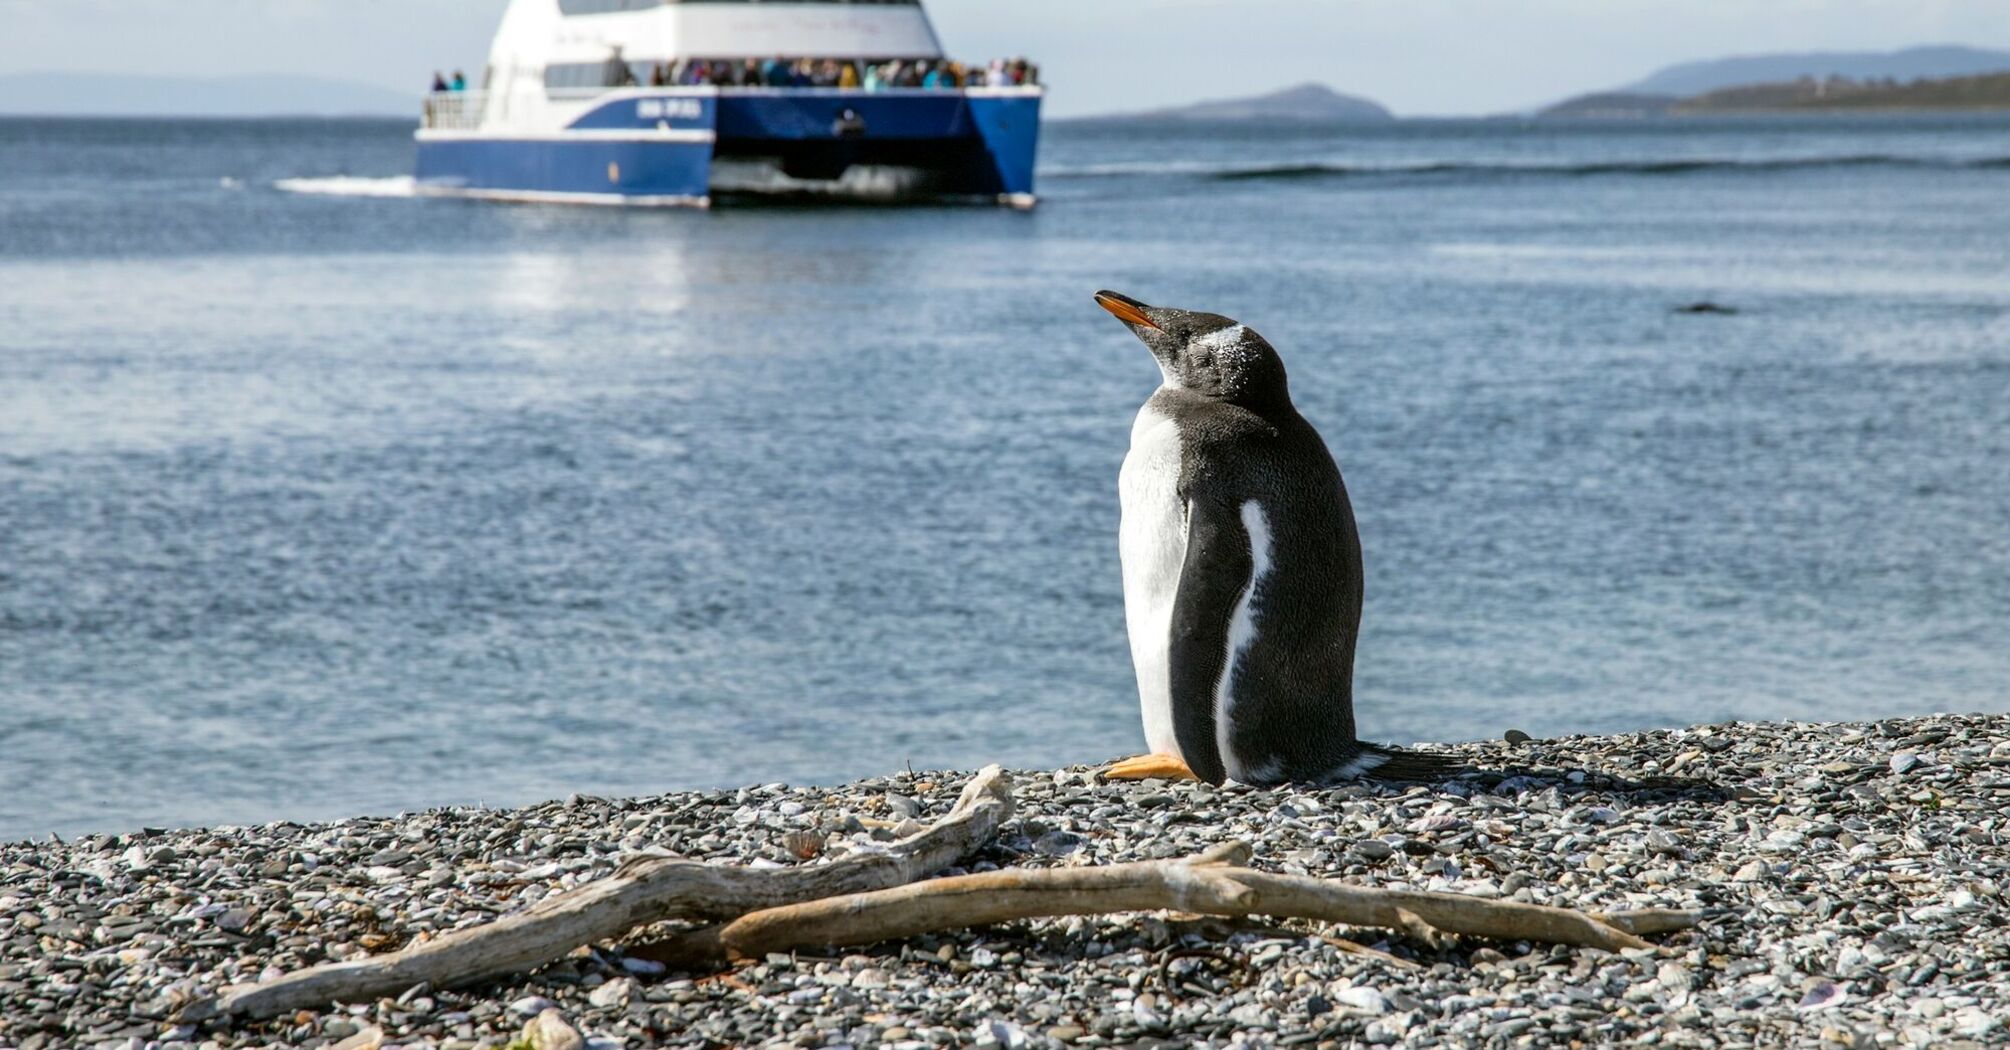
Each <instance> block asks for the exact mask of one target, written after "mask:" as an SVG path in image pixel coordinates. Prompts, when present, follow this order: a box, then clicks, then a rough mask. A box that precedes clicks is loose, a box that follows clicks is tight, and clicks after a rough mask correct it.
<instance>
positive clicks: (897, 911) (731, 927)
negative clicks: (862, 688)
mask: <svg viewBox="0 0 2010 1050" xmlns="http://www.w3.org/2000/svg"><path fill="white" fill-rule="evenodd" d="M1248 859H1249V848H1248V847H1247V846H1244V845H1242V844H1241V843H1231V844H1229V845H1227V846H1223V847H1218V848H1216V849H1214V850H1210V851H1208V852H1207V853H1203V854H1201V855H1199V856H1197V857H1190V858H1186V859H1180V860H1167V861H1149V862H1144V863H1137V864H1116V865H1110V866H1107V867H1095V868H1052V869H1044V870H1038V869H1035V870H1011V871H994V872H985V873H983V874H978V875H963V876H958V877H955V878H947V879H934V880H931V881H928V882H922V883H916V884H913V885H907V886H900V887H896V888H894V889H888V890H880V891H876V892H871V893H860V894H852V895H850V896H845V897H835V898H830V899H826V900H817V901H809V902H805V903H801V904H792V905H787V906H784V907H780V908H772V909H768V910H765V911H758V912H753V913H750V914H748V915H744V916H742V917H740V918H738V919H735V920H734V921H732V922H730V923H728V924H726V925H725V926H723V927H722V928H719V929H717V930H715V931H701V932H703V933H706V934H709V935H710V941H711V943H713V944H716V947H717V950H718V951H719V952H720V953H721V955H722V956H723V957H724V958H726V959H758V958H761V957H762V956H764V955H766V954H767V953H769V952H785V951H789V950H791V949H794V948H798V947H804V946H809V945H832V946H841V945H854V944H869V943H872V942H875V941H886V940H897V939H900V938H903V937H912V936H916V935H918V934H923V933H933V932H938V931H941V930H951V929H961V928H964V927H970V926H984V925H989V924H992V923H999V922H1008V921H1011V920H1015V919H1036V918H1051V917H1054V916H1061V915H1102V914H1108V913H1111V912H1129V911H1158V910H1173V911H1183V912H1193V913H1199V914H1206V915H1228V916H1242V915H1269V916H1274V917H1282V918H1298V919H1315V920H1321V921H1325V922H1335V923H1345V924H1348V925H1352V926H1375V927H1381V928H1384V929H1392V930H1400V931H1404V932H1407V933H1411V934H1414V935H1419V936H1426V935H1429V936H1436V935H1441V934H1468V935H1472V936H1478V937H1489V938H1494V939H1498V940H1527V941H1539V942H1543V943H1548V944H1572V945H1582V946H1589V947H1594V948H1604V949H1606V950H1608V951H1617V950H1619V949H1621V948H1649V947H1652V945H1649V944H1648V943H1647V942H1646V941H1643V940H1641V939H1640V938H1639V937H1637V936H1635V935H1634V934H1632V933H1629V932H1627V930H1626V929H1622V928H1621V927H1620V924H1619V922H1616V921H1607V920H1606V919H1605V918H1603V917H1601V916H1597V915H1591V914H1587V913H1584V912H1577V911H1571V910H1569V909H1566V908H1553V907H1548V906H1545V905H1539V904H1521V903H1517V902H1513V901H1502V900H1487V899H1484V898H1480V897H1468V896H1463V895H1460V894H1455V893H1430V892H1424V891H1417V890H1390V889H1378V888H1374V887H1360V886H1347V885H1342V884H1340V883H1337V882H1331V881H1327V880H1324V879H1316V878H1310V877H1307V876H1298V875H1278V874H1273V873H1270V872H1264V871H1255V870H1252V869H1249V868H1246V867H1243V866H1242V865H1243V864H1244V863H1246V862H1247V861H1248ZM1697 918H1698V916H1697V915H1696V914H1695V913H1692V912H1651V913H1650V912H1631V913H1625V916H1624V920H1625V921H1626V922H1627V923H1628V925H1630V926H1631V927H1632V928H1634V929H1639V930H1643V931H1645V930H1655V931H1663V932H1665V931H1668V930H1673V929H1681V928H1685V927H1687V926H1693V925H1695V923H1696V921H1697ZM685 947H686V948H687V949H692V950H698V949H702V948H703V947H704V945H703V944H699V943H694V944H687V945H685Z"/></svg>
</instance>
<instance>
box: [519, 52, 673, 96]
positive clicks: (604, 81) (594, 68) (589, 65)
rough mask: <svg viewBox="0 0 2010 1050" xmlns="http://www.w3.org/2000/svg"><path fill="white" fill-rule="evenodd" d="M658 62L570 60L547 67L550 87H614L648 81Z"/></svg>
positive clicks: (558, 89)
mask: <svg viewBox="0 0 2010 1050" xmlns="http://www.w3.org/2000/svg"><path fill="white" fill-rule="evenodd" d="M654 65H655V63H651V62H635V63H627V62H622V61H620V60H619V59H610V60H608V61H605V62H567V63H560V64H554V65H549V66H546V67H544V87H545V90H547V91H562V90H565V89H568V88H611V87H626V86H629V85H634V84H647V83H648V82H649V71H650V70H651V69H652V68H653V67H654Z"/></svg>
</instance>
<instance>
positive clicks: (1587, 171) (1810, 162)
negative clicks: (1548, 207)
mask: <svg viewBox="0 0 2010 1050" xmlns="http://www.w3.org/2000/svg"><path fill="white" fill-rule="evenodd" d="M1822 168H1914V169H1933V170H1942V171H1961V170H1985V169H2004V168H2010V157H1980V158H1958V157H1918V156H1903V155H1898V154H1884V153H1864V154H1843V155H1838V156H1815V157H1760V158H1711V157H1695V158H1679V159H1678V158H1670V159H1666V160H1610V161H1582V162H1571V161H1564V162H1542V161H1532V162H1513V161H1510V162H1499V163H1494V162H1484V161H1423V162H1412V163H1381V164H1378V163H1359V164H1350V163H1341V162H1329V161H1302V162H1293V163H1281V164H1257V165H1218V166H1209V165H1199V164H1193V163H1191V162H1180V161H1169V162H1165V163H1143V164H1096V165H1084V166H1081V167H1053V168H1043V169H1041V171H1040V176H1041V177H1042V178H1051V179H1102V178H1192V179H1203V180H1208V181H1216V182H1251V181H1272V182H1289V181H1303V180H1325V179H1348V178H1374V177H1383V178H1387V177H1392V176H1432V175H1445V176H1469V177H1478V178H1527V177H1544V176H1547V177H1565V178H1568V177H1581V176H1595V175H1691V174H1698V173H1707V172H1729V173H1736V172H1755V173H1756V172H1776V171H1807V170H1818V169H1822Z"/></svg>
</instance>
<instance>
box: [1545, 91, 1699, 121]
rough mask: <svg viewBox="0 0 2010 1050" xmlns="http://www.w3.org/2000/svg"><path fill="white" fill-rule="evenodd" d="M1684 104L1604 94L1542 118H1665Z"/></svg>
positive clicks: (1558, 107) (1661, 97) (1620, 93)
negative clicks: (1676, 107) (1676, 105)
mask: <svg viewBox="0 0 2010 1050" xmlns="http://www.w3.org/2000/svg"><path fill="white" fill-rule="evenodd" d="M1680 101H1682V100H1681V99H1680V98H1678V97H1676V96H1674V95H1635V94H1629V93H1627V92H1624V91H1600V92H1598V93H1596V94H1591V95H1579V96H1577V97H1576V98H1573V99H1566V100H1564V101H1562V102H1559V103H1557V104H1556V105H1554V106H1550V107H1549V108H1547V109H1544V110H1542V111H1541V112H1539V113H1537V114H1536V115H1537V116H1539V117H1586V118H1599V117H1665V116H1667V115H1668V114H1669V113H1671V112H1673V111H1674V109H1675V104H1676V103H1678V102H1680Z"/></svg>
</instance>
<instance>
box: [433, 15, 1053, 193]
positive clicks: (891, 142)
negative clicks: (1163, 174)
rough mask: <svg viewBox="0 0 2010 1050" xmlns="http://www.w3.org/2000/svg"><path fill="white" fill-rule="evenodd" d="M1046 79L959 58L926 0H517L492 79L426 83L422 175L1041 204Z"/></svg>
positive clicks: (482, 187)
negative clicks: (441, 86) (442, 86)
mask: <svg viewBox="0 0 2010 1050" xmlns="http://www.w3.org/2000/svg"><path fill="white" fill-rule="evenodd" d="M924 71H925V73H924ZM925 74H933V76H927V77H926V79H925V80H922V83H921V84H920V85H917V84H915V83H914V81H916V80H917V79H921V78H922V77H923V76H924V75H925ZM889 79H890V80H891V82H890V83H889V82H888V81H889ZM1037 80H1038V77H1037V71H1034V72H1031V73H1030V74H1029V72H1028V67H1027V66H1026V65H1025V64H1024V63H1023V61H1021V62H1018V63H1015V64H1011V65H1005V64H1001V63H996V62H993V63H990V64H988V65H984V66H978V67H971V68H964V67H961V66H960V65H958V64H956V63H953V62H951V61H950V59H949V56H947V55H946V54H945V53H944V51H943V48H942V44H941V41H940V40H939V39H938V38H937V37H936V34H935V28H934V26H933V25H932V24H931V23H930V22H929V19H928V15H927V13H926V11H924V10H923V8H922V6H921V2H920V0H511V2H510V5H509V7H508V8H507V9H506V10H505V11H504V13H503V19H502V25H501V27H500V28H499V29H498V30H497V32H496V36H495V42H494V44H493V46H492V48H491V50H490V53H489V60H488V67H487V69H486V70H485V71H484V72H483V74H482V76H481V78H480V83H479V86H475V87H471V88H470V89H468V90H448V91H435V92H434V93H432V94H431V95H429V96H428V97H427V100H426V106H425V117H424V120H423V123H422V126H421V127H420V129H419V130H418V132H417V139H418V170H417V183H418V187H419V191H420V192H421V193H424V194H428V195H436V196H451V197H472V198H479V199H486V200H505V201H531V202H563V203H580V204H618V205H683V206H691V207H700V208H702V207H709V206H711V204H712V202H713V199H714V197H715V196H716V195H719V194H725V193H768V194H788V195H798V196H834V197H846V198H863V199H869V200H885V201H894V200H915V199H942V198H976V199H982V200H986V201H996V202H998V203H1000V204H1004V205H1008V206H1011V207H1016V208H1031V207H1032V206H1033V205H1034V203H1035V201H1036V199H1037V198H1036V197H1035V196H1034V185H1033V165H1034V158H1035V155H1036V153H1037V150H1038V147H1039V136H1040V104H1041V101H1042V98H1043V95H1044V89H1043V88H1041V87H1040V86H1039V85H1038V82H1037ZM1019 81H1024V82H1023V83H1022V82H1019Z"/></svg>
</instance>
